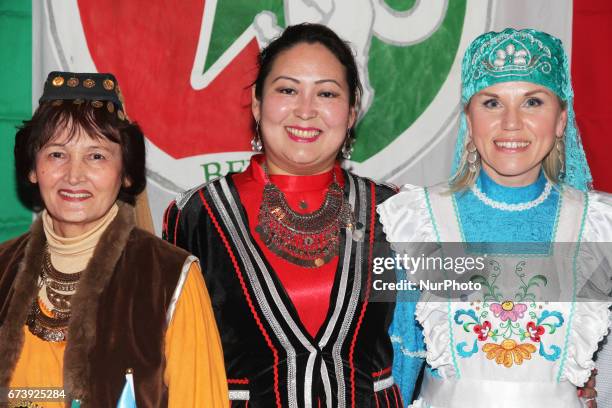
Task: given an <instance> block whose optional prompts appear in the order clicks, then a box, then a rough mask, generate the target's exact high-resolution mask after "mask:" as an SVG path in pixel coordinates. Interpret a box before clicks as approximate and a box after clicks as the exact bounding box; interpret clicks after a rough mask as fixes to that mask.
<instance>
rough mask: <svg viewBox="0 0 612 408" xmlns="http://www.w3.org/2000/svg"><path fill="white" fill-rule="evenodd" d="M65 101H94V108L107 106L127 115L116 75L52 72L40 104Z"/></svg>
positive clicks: (124, 116)
mask: <svg viewBox="0 0 612 408" xmlns="http://www.w3.org/2000/svg"><path fill="white" fill-rule="evenodd" d="M65 100H71V101H72V102H73V103H76V104H79V103H83V102H84V101H91V104H92V106H93V107H95V108H102V107H105V108H106V109H107V110H108V111H109V112H110V113H113V112H117V116H118V117H119V119H121V120H125V119H126V117H127V116H126V113H125V107H124V103H123V96H122V95H121V90H120V89H119V84H118V83H117V79H116V78H115V76H114V75H113V74H108V73H102V74H100V73H88V72H61V71H53V72H50V73H49V76H48V77H47V80H46V81H45V89H44V91H43V94H42V96H41V97H40V100H39V103H42V102H45V101H65ZM59 103H61V102H59Z"/></svg>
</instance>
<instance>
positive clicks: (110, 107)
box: [106, 101, 115, 113]
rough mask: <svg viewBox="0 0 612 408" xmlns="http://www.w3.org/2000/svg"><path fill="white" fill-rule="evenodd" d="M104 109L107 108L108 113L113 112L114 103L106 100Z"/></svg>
mask: <svg viewBox="0 0 612 408" xmlns="http://www.w3.org/2000/svg"><path fill="white" fill-rule="evenodd" d="M106 109H108V111H109V112H110V113H113V112H114V111H115V104H114V103H112V102H111V101H108V102H107V103H106Z"/></svg>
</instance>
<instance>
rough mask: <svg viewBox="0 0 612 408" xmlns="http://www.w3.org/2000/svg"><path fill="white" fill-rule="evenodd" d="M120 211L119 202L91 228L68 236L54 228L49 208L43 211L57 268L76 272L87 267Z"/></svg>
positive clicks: (53, 262)
mask: <svg viewBox="0 0 612 408" xmlns="http://www.w3.org/2000/svg"><path fill="white" fill-rule="evenodd" d="M118 211H119V207H118V206H117V204H113V206H112V207H111V208H110V210H109V211H108V212H107V213H106V215H105V216H104V217H102V219H101V220H100V221H99V222H98V224H96V225H95V226H94V227H93V228H92V229H91V230H89V231H87V232H85V233H84V234H81V235H79V236H76V237H70V238H66V237H62V236H60V235H58V234H57V233H56V232H55V231H54V230H53V219H52V218H51V215H50V214H49V213H48V212H47V210H44V211H43V213H42V221H43V229H44V231H45V236H46V237H47V244H48V245H49V253H50V254H51V263H52V264H53V266H54V267H55V269H57V270H58V271H60V272H63V273H76V272H79V271H82V270H83V269H85V267H86V266H87V262H89V260H90V259H91V257H92V256H93V252H94V249H95V248H96V245H97V244H98V241H99V240H100V237H101V236H102V234H103V233H104V231H105V230H106V228H108V226H109V225H110V223H111V222H112V221H113V220H114V219H115V216H116V215H117V212H118Z"/></svg>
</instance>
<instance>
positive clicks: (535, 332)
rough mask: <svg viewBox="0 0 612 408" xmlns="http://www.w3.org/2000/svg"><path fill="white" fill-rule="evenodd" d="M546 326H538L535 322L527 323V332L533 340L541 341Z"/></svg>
mask: <svg viewBox="0 0 612 408" xmlns="http://www.w3.org/2000/svg"><path fill="white" fill-rule="evenodd" d="M544 331H545V330H544V327H543V326H538V325H536V324H535V323H534V322H529V323H527V333H528V334H529V338H530V339H531V340H532V341H535V342H538V343H539V342H540V336H541V335H543V334H544Z"/></svg>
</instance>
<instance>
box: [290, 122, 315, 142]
mask: <svg viewBox="0 0 612 408" xmlns="http://www.w3.org/2000/svg"><path fill="white" fill-rule="evenodd" d="M285 130H286V131H287V135H288V136H289V139H291V140H293V141H294V142H298V143H312V142H315V141H316V140H317V139H319V136H321V134H323V131H322V130H321V129H318V128H314V127H308V128H303V127H299V126H285Z"/></svg>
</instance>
